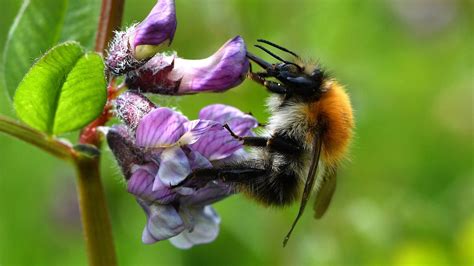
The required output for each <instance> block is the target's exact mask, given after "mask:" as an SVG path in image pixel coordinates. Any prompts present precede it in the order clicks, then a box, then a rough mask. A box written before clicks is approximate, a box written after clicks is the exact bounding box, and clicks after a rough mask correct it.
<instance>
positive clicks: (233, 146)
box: [190, 128, 242, 161]
mask: <svg viewBox="0 0 474 266" xmlns="http://www.w3.org/2000/svg"><path fill="white" fill-rule="evenodd" d="M190 147H191V148H192V149H193V150H195V151H197V152H199V153H200V154H202V155H203V156H204V157H206V158H207V159H208V160H209V161H213V160H220V159H224V158H226V157H229V156H230V155H232V154H233V153H234V152H235V151H237V150H239V149H241V148H242V143H241V142H239V141H238V140H236V139H235V138H234V137H232V136H231V135H230V133H229V131H227V130H226V129H225V128H221V129H220V130H215V131H212V132H209V133H207V134H206V135H204V136H203V137H201V138H200V139H199V140H198V141H197V142H196V143H194V144H192V145H190Z"/></svg>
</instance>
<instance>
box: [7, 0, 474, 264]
mask: <svg viewBox="0 0 474 266" xmlns="http://www.w3.org/2000/svg"><path fill="white" fill-rule="evenodd" d="M126 2H127V3H126V8H125V15H124V25H127V24H129V23H132V22H134V21H135V22H136V21H139V20H141V19H143V18H144V17H145V16H146V14H147V13H148V11H149V10H150V8H151V7H152V6H153V5H154V2H155V1H154V0H133V1H132V0H130V1H126ZM20 5H21V1H20V0H0V6H1V7H2V15H1V16H0V48H2V49H3V47H4V43H5V40H6V37H7V33H8V29H9V27H10V25H11V23H12V22H13V20H14V17H15V14H16V13H17V12H18V10H19V7H20ZM99 6H100V3H98V7H99ZM473 6H474V5H473V2H472V1H457V0H381V1H375V0H369V1H356V0H306V1H283V0H278V1H275V0H266V1H257V0H255V1H252V0H229V1H220V0H208V1H191V0H177V13H178V14H177V15H178V30H177V33H176V36H175V40H174V42H173V45H172V48H173V49H176V50H177V51H178V52H179V54H180V55H181V56H182V57H185V58H203V57H206V56H208V55H210V54H211V53H213V52H214V51H215V50H216V49H217V48H218V47H220V46H221V45H222V44H223V43H224V42H225V41H226V40H227V39H229V38H231V37H233V36H235V35H238V34H239V35H242V36H243V37H244V39H245V40H246V42H247V44H248V48H249V50H251V51H253V52H254V53H257V54H259V55H261V56H262V57H264V58H266V59H269V60H270V58H268V57H266V56H265V55H263V54H262V53H261V52H260V51H258V50H257V49H256V48H254V47H252V44H254V43H255V41H256V39H258V38H265V39H268V40H271V41H274V42H277V43H279V44H282V45H283V46H285V47H288V48H290V49H292V50H294V51H296V52H298V53H299V54H302V55H306V56H308V57H312V58H314V59H318V60H320V62H321V63H322V64H323V65H324V66H326V68H327V69H329V70H330V72H331V73H332V74H333V75H334V76H335V77H337V79H338V80H339V81H340V82H342V83H343V84H345V85H346V87H347V90H348V92H349V94H350V95H351V98H352V101H353V105H354V109H355V116H356V120H357V128H356V135H355V139H354V142H353V145H352V148H351V154H350V160H348V161H347V162H346V163H345V164H344V166H343V167H342V168H341V171H340V173H339V181H340V182H339V184H338V189H337V191H336V194H335V197H334V199H333V202H332V206H331V208H330V210H329V212H328V213H327V215H326V216H325V217H324V219H322V220H320V221H315V220H314V219H313V218H312V214H311V213H310V212H309V211H308V212H307V213H306V214H305V216H304V217H303V219H302V220H301V222H300V224H299V225H298V226H297V228H296V230H295V232H294V234H293V236H292V239H291V241H290V242H289V245H288V246H287V247H286V248H284V249H282V247H281V242H282V240H283V237H284V235H285V234H286V232H287V230H288V229H289V226H290V224H291V222H292V220H293V218H294V216H295V215H296V212H297V207H298V206H297V204H296V205H294V206H293V207H291V208H287V209H284V210H280V209H268V208H264V207H261V206H258V205H256V204H254V203H253V202H252V201H251V200H249V199H247V198H245V197H243V196H240V195H237V196H233V197H231V198H228V199H226V200H224V201H222V202H219V203H218V204H215V207H216V209H217V210H218V213H219V214H220V216H221V218H222V225H221V232H220V235H219V237H218V239H217V240H216V241H215V242H213V243H211V244H208V245H202V246H197V247H194V248H192V249H191V250H186V251H182V250H178V249H176V248H174V247H173V246H172V245H171V244H169V243H168V242H167V241H164V242H162V243H157V244H154V245H143V244H142V243H141V240H140V239H141V232H142V229H143V226H144V223H145V216H144V214H143V212H142V210H141V209H140V207H139V206H138V205H137V204H136V202H135V201H134V199H133V197H132V196H131V195H129V194H127V193H126V192H125V187H124V184H123V182H122V181H121V175H120V173H119V171H118V168H117V167H116V165H115V162H114V161H113V159H112V158H111V154H110V152H109V151H108V149H107V148H104V149H103V153H104V159H103V161H102V173H103V181H104V183H105V189H106V194H107V200H108V205H109V207H110V212H111V216H112V223H113V230H114V236H115V240H116V248H117V253H118V259H119V262H120V264H121V265H394V266H396V265H473V264H474V176H473V150H474V149H473V89H474V52H473V49H474V37H473V36H474V23H473V14H474V12H473V11H474V8H473ZM97 10H98V9H97ZM0 89H3V88H0ZM266 96H267V92H266V91H265V90H264V89H263V88H261V87H259V86H258V85H256V84H254V83H252V82H249V81H245V82H244V83H243V84H242V85H241V86H239V87H238V88H235V89H233V90H231V91H228V92H226V93H223V94H203V95H197V96H186V97H180V98H170V97H160V98H156V100H157V102H158V103H160V104H162V105H170V106H176V107H177V108H179V109H180V110H182V111H183V112H184V113H185V114H186V115H188V116H189V117H190V118H195V117H196V116H197V112H198V110H199V109H201V108H202V107H203V106H205V105H207V104H210V103H226V104H231V105H234V106H237V107H239V108H240V109H242V110H244V111H251V112H252V113H253V114H254V115H255V116H256V117H257V118H258V119H259V120H261V121H262V122H264V121H265V120H266V118H267V117H268V113H266V111H265V107H264V99H265V97H266ZM0 111H1V113H3V114H7V115H11V116H14V113H13V111H12V107H11V105H10V102H9V101H8V100H7V96H6V94H4V93H3V92H2V93H1V94H0ZM66 137H68V138H71V139H74V138H75V137H76V136H75V135H70V136H66ZM76 204H77V202H76V199H75V187H74V173H73V171H72V169H71V167H70V166H69V165H67V164H66V163H63V162H61V161H59V160H57V159H55V158H52V157H50V156H49V155H48V154H45V153H43V152H42V151H40V150H38V149H36V148H34V147H31V146H28V145H26V144H24V143H22V142H19V141H17V140H14V139H12V138H10V137H8V136H5V135H0V264H1V265H39V264H43V265H83V264H86V254H85V249H84V245H83V239H82V235H81V228H80V222H79V214H78V208H77V205H76Z"/></svg>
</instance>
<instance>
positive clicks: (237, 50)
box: [126, 36, 249, 95]
mask: <svg viewBox="0 0 474 266" xmlns="http://www.w3.org/2000/svg"><path fill="white" fill-rule="evenodd" d="M248 68H249V62H248V60H247V57H246V47H245V42H244V40H243V39H242V38H241V37H240V36H237V37H235V38H233V39H231V40H229V41H228V42H226V43H225V44H224V45H223V46H222V47H221V48H220V49H219V50H218V51H217V52H215V53H214V54H213V55H212V56H210V57H208V58H205V59H201V60H187V59H182V58H179V57H177V56H176V54H157V55H155V56H154V57H153V58H152V59H150V60H149V61H148V62H147V63H146V64H145V65H143V66H142V67H141V68H139V69H137V70H136V71H131V72H129V73H128V74H127V78H126V82H127V85H128V86H129V88H130V89H133V90H139V91H142V92H149V93H158V94H171V95H183V94H194V93H198V92H205V91H214V92H221V91H225V90H227V89H230V88H233V87H235V86H237V85H239V84H240V83H241V82H242V81H243V80H244V78H245V75H246V73H247V71H248Z"/></svg>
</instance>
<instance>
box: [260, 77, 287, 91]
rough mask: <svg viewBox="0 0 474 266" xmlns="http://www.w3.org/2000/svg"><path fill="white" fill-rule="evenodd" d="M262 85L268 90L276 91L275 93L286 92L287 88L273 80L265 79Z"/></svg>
mask: <svg viewBox="0 0 474 266" xmlns="http://www.w3.org/2000/svg"><path fill="white" fill-rule="evenodd" d="M263 86H265V87H266V88H267V89H268V90H269V91H270V92H273V93H276V94H288V89H287V88H286V87H285V86H283V85H281V84H279V83H277V82H274V81H268V80H266V81H265V82H264V83H263Z"/></svg>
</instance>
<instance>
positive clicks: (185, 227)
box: [107, 91, 258, 248]
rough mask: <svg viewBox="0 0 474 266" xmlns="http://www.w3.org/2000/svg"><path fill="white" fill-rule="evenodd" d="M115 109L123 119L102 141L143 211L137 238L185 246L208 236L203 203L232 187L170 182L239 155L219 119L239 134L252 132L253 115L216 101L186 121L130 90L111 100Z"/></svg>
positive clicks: (213, 217) (211, 235)
mask: <svg viewBox="0 0 474 266" xmlns="http://www.w3.org/2000/svg"><path fill="white" fill-rule="evenodd" d="M116 110H117V114H118V117H119V118H120V119H121V120H122V121H123V124H121V125H115V126H113V127H112V128H111V129H110V130H109V132H108V133H107V141H108V144H109V146H110V148H111V150H112V152H113V153H114V155H115V157H116V158H117V161H118V162H119V165H120V166H121V167H122V171H123V173H124V175H125V179H126V180H127V189H128V192H130V193H131V194H133V195H135V196H136V198H137V201H138V202H139V204H140V205H141V206H142V208H143V209H144V211H145V213H146V215H147V217H148V220H147V225H146V227H145V229H144V231H143V235H142V241H143V242H144V243H154V242H156V241H159V240H163V239H170V240H171V242H172V243H173V244H174V245H176V246H178V247H180V248H189V247H191V246H193V245H194V244H201V243H208V242H210V241H212V240H214V239H215V237H216V236H217V233H218V229H219V227H218V225H219V217H218V216H217V214H216V213H215V211H214V210H213V209H212V207H211V206H210V205H209V204H211V203H213V202H215V201H218V200H220V199H223V198H224V197H226V196H228V195H230V194H232V193H233V190H232V188H231V187H230V186H228V185H226V184H223V183H220V182H211V183H208V184H207V185H206V186H205V187H203V188H201V189H197V190H195V189H192V188H187V187H178V188H174V189H173V188H172V186H173V185H176V184H178V183H179V182H181V181H183V180H184V179H185V178H186V177H188V176H189V175H190V174H192V172H193V170H196V169H206V168H212V167H213V165H214V164H216V163H221V162H228V161H231V160H234V159H237V158H239V157H240V156H243V155H244V154H245V152H244V150H243V149H242V144H241V143H240V142H239V141H237V140H236V139H235V138H233V137H232V136H231V134H230V133H229V132H228V131H227V130H226V129H225V128H224V127H223V125H224V124H227V125H229V126H230V127H231V128H232V129H233V130H234V131H235V132H236V133H237V134H240V135H243V136H245V135H251V134H252V132H251V130H252V129H253V128H255V127H257V125H258V123H257V121H256V120H255V119H254V118H253V117H252V116H250V115H248V114H244V113H243V112H241V111H240V110H238V109H236V108H234V107H231V106H226V105H222V104H214V105H209V106H207V107H205V108H203V109H202V110H201V111H200V113H199V119H197V120H191V121H190V120H188V119H187V118H186V117H185V116H183V115H182V114H180V113H179V112H177V111H174V110H172V109H169V108H166V107H156V106H155V105H154V104H153V103H151V102H150V101H149V100H148V99H147V98H146V97H144V96H143V95H141V94H139V93H136V92H131V91H128V92H125V93H123V94H122V95H121V96H120V97H119V98H118V99H117V100H116Z"/></svg>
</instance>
